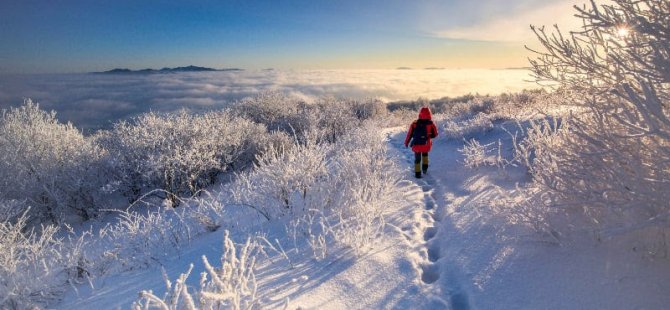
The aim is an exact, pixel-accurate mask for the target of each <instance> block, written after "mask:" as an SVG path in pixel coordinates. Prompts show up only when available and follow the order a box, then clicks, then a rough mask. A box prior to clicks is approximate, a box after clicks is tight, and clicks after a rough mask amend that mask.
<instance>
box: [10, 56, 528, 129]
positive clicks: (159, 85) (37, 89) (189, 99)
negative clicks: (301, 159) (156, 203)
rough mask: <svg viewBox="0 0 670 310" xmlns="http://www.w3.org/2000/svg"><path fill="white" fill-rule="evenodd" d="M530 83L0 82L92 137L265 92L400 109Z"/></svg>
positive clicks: (422, 74)
mask: <svg viewBox="0 0 670 310" xmlns="http://www.w3.org/2000/svg"><path fill="white" fill-rule="evenodd" d="M526 79H528V72H526V71H523V70H466V69H463V70H341V71H340V70H331V71H325V70H322V71H274V70H270V71H241V72H211V73H179V74H152V75H139V74H138V75H100V74H62V75H46V74H45V75H5V76H0V108H2V109H6V108H8V107H10V106H18V105H20V104H21V103H22V102H23V98H31V99H33V101H36V102H38V103H40V106H41V107H42V108H44V109H47V110H55V111H56V112H57V113H58V114H57V116H58V119H59V120H61V121H71V122H73V123H74V124H75V125H77V126H78V127H80V128H84V129H95V128H105V127H109V126H110V125H111V124H112V123H113V122H116V121H118V120H120V119H127V118H129V117H132V116H136V115H138V114H141V113H143V112H147V111H174V110H178V109H181V108H187V109H191V110H194V111H204V110H209V109H216V108H221V107H224V106H226V105H228V104H229V103H231V102H234V101H236V100H240V99H242V98H244V97H248V96H252V95H254V94H257V93H259V92H262V91H268V90H274V91H281V92H284V93H288V94H292V95H295V96H298V97H300V98H303V99H304V100H307V101H311V100H314V99H315V98H317V97H319V96H324V95H332V96H336V97H346V98H356V99H363V98H380V99H382V100H384V101H396V100H409V99H416V98H418V97H426V98H440V97H444V96H458V95H463V94H467V93H480V94H486V93H490V94H497V93H500V92H506V91H518V90H521V89H523V88H531V87H533V86H534V85H533V84H531V83H527V82H524V80H526Z"/></svg>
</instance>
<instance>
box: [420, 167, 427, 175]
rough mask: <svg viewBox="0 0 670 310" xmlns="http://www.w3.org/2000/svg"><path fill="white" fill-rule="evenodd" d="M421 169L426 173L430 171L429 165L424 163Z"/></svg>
mask: <svg viewBox="0 0 670 310" xmlns="http://www.w3.org/2000/svg"><path fill="white" fill-rule="evenodd" d="M421 170H422V171H423V173H424V174H425V173H426V172H428V165H423V167H421Z"/></svg>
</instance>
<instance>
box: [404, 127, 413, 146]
mask: <svg viewBox="0 0 670 310" xmlns="http://www.w3.org/2000/svg"><path fill="white" fill-rule="evenodd" d="M413 132H414V123H412V124H411V125H409V130H408V131H407V136H405V147H407V146H408V145H409V140H410V139H411V138H412V133H413Z"/></svg>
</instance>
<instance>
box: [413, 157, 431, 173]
mask: <svg viewBox="0 0 670 310" xmlns="http://www.w3.org/2000/svg"><path fill="white" fill-rule="evenodd" d="M421 170H423V173H426V171H428V153H414V172H415V173H417V174H420V173H421Z"/></svg>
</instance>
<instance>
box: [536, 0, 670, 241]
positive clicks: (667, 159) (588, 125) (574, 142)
mask: <svg viewBox="0 0 670 310" xmlns="http://www.w3.org/2000/svg"><path fill="white" fill-rule="evenodd" d="M576 9H577V14H576V16H577V17H578V18H580V19H581V20H582V21H583V27H582V29H581V30H580V31H576V32H571V33H569V34H568V35H566V34H564V33H562V32H561V31H560V30H559V29H558V28H556V29H555V31H554V32H553V33H551V34H547V32H545V29H544V28H533V30H534V31H535V33H536V34H537V37H538V38H539V41H540V43H541V45H542V49H538V50H537V51H536V53H537V57H536V58H535V59H533V60H531V64H532V67H533V72H534V74H535V75H536V77H537V79H538V80H539V81H550V82H552V83H553V84H558V86H560V87H562V88H563V89H566V90H569V91H572V93H573V94H574V96H573V97H570V98H566V101H569V104H571V105H573V104H577V105H579V106H581V108H580V109H578V110H577V111H575V112H577V113H575V115H574V117H572V118H571V120H570V122H569V126H567V129H564V130H562V131H560V132H559V133H558V135H559V137H560V141H556V140H555V139H552V144H553V145H551V146H550V147H548V148H546V149H548V150H549V151H547V152H544V153H543V154H542V155H541V156H538V157H537V159H536V164H535V168H534V169H535V170H534V173H535V178H536V180H537V181H539V183H540V184H542V185H543V186H544V188H545V189H546V190H547V192H548V193H550V194H551V197H553V198H555V199H556V200H555V202H556V203H558V205H567V206H578V207H580V208H582V210H583V211H584V212H585V213H586V214H587V215H588V216H589V218H590V219H592V220H593V221H594V222H596V223H598V225H604V226H613V225H614V224H615V223H625V224H627V226H628V227H629V228H631V229H634V228H640V227H647V226H649V225H652V224H658V223H664V224H663V225H666V226H667V219H668V214H670V213H668V211H670V208H669V207H668V201H670V2H668V1H667V0H613V1H612V2H611V3H610V4H607V5H597V4H596V3H595V2H591V4H590V5H589V6H584V7H576Z"/></svg>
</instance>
